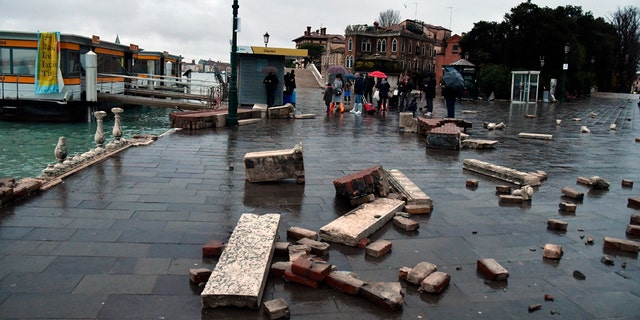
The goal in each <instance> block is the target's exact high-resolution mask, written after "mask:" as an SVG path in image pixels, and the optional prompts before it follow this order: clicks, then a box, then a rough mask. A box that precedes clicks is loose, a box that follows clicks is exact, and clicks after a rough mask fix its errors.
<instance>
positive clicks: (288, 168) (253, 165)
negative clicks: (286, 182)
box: [244, 143, 304, 183]
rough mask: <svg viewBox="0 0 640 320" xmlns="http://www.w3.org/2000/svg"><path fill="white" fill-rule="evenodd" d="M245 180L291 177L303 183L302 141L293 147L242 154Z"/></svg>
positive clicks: (254, 180) (261, 180) (257, 180)
mask: <svg viewBox="0 0 640 320" xmlns="http://www.w3.org/2000/svg"><path fill="white" fill-rule="evenodd" d="M244 168H245V170H244V171H245V175H246V178H247V181H249V182H264V181H278V180H282V179H290V178H293V179H295V180H296V183H304V159H303V155H302V143H298V144H297V145H296V146H295V147H293V149H284V150H270V151H258V152H249V153H247V154H245V155H244Z"/></svg>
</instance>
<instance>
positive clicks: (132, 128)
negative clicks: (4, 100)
mask: <svg viewBox="0 0 640 320" xmlns="http://www.w3.org/2000/svg"><path fill="white" fill-rule="evenodd" d="M192 78H193V79H199V80H213V78H214V76H213V74H212V73H196V74H192ZM172 111H173V110H172V109H166V108H155V107H145V106H136V107H133V106H127V107H125V112H124V113H122V118H121V126H122V130H123V136H124V138H129V139H130V138H131V137H132V136H133V135H135V134H152V135H159V134H162V133H164V132H166V131H167V130H170V129H171V122H170V120H169V113H171V112H172ZM103 124H104V134H105V138H106V141H105V143H107V142H109V141H111V140H112V139H113V136H112V134H111V132H112V130H113V124H114V116H113V113H111V112H107V117H105V119H104V122H103ZM96 127H97V124H96V122H95V121H93V122H90V123H89V122H79V123H22V122H5V121H0V178H3V177H11V178H15V179H16V180H18V179H22V178H26V177H37V176H39V175H40V173H41V171H42V170H43V169H44V168H46V167H47V164H49V163H55V162H56V158H55V156H54V153H53V151H54V149H55V147H56V144H57V143H58V138H59V137H60V136H64V137H65V138H66V139H67V152H68V154H69V155H70V156H73V155H75V154H80V153H84V152H87V151H89V150H90V149H91V148H95V147H96V144H95V141H94V138H93V137H94V135H95V133H96Z"/></svg>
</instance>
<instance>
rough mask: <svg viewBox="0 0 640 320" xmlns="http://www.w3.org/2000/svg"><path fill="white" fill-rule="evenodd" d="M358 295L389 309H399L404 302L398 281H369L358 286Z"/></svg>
mask: <svg viewBox="0 0 640 320" xmlns="http://www.w3.org/2000/svg"><path fill="white" fill-rule="evenodd" d="M360 295H362V296H363V297H364V298H365V299H367V300H369V301H371V302H373V303H375V304H376V305H378V306H382V307H384V308H386V309H387V310H391V311H395V310H399V309H401V308H402V305H403V304H404V292H403V291H402V285H401V284H400V283H399V282H369V283H367V284H365V285H363V286H362V288H360Z"/></svg>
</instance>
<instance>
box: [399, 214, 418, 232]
mask: <svg viewBox="0 0 640 320" xmlns="http://www.w3.org/2000/svg"><path fill="white" fill-rule="evenodd" d="M393 224H394V225H396V226H397V227H399V228H400V229H402V230H405V231H414V230H418V228H420V223H418V221H415V220H412V219H409V218H405V217H400V216H395V217H393Z"/></svg>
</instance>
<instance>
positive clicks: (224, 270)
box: [201, 213, 280, 309]
mask: <svg viewBox="0 0 640 320" xmlns="http://www.w3.org/2000/svg"><path fill="white" fill-rule="evenodd" d="M279 224H280V215H279V214H275V213H269V214H264V215H255V214H249V213H245V214H242V216H241V217H240V220H239V221H238V224H237V225H236V227H235V229H234V230H233V233H232V234H231V237H230V238H229V241H228V242H227V245H226V249H225V250H224V251H223V252H222V255H221V256H220V259H219V260H218V263H217V264H216V267H215V269H214V270H213V272H212V273H211V276H210V277H209V280H208V281H207V284H206V286H205V288H204V290H203V291H202V293H201V298H202V305H203V307H209V308H216V307H219V306H236V307H248V308H253V309H258V308H259V307H260V303H261V301H262V295H263V293H264V287H265V284H266V282H267V276H268V273H269V270H270V266H271V259H272V257H273V252H274V248H275V243H276V240H277V235H278V226H279Z"/></svg>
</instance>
